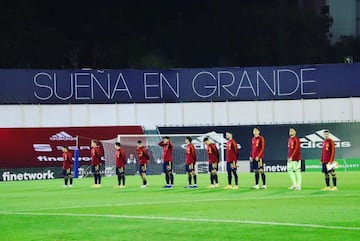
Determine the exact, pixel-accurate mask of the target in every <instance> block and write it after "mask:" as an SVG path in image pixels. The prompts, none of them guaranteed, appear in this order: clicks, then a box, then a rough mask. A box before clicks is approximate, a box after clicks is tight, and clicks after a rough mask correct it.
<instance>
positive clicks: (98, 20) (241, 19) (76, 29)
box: [0, 0, 358, 68]
mask: <svg viewBox="0 0 360 241" xmlns="http://www.w3.org/2000/svg"><path fill="white" fill-rule="evenodd" d="M0 19H1V21H0V36H1V39H0V51H1V53H2V54H1V57H0V67H1V68H80V67H92V68H170V67H210V66H254V65H255V66H256V65H258V66H261V65H288V64H307V63H309V64H310V63H324V62H339V61H342V56H344V54H346V51H351V50H352V49H351V46H350V47H349V46H346V43H345V46H344V43H342V44H338V45H335V46H332V45H330V42H329V37H328V29H329V23H330V22H331V21H330V19H329V16H327V15H321V16H316V15H315V14H313V13H312V12H311V11H306V10H302V9H300V8H299V7H298V4H297V1H296V0H287V1H285V0H273V1H270V0H253V1H230V0H223V1H220V0H197V1H190V0H181V1H180V0H172V1H169V0H163V1H160V0H153V1H150V0H123V1H115V0H90V1H45V0H33V1H26V0H18V1H9V0H1V1H0ZM351 44H352V45H354V43H351ZM355 46H358V45H356V44H355Z"/></svg>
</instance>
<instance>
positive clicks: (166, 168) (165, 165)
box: [163, 161, 172, 173]
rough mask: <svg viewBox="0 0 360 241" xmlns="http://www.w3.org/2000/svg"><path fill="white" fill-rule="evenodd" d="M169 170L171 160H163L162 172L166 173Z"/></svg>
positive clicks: (170, 168)
mask: <svg viewBox="0 0 360 241" xmlns="http://www.w3.org/2000/svg"><path fill="white" fill-rule="evenodd" d="M169 171H170V172H171V171H172V162H169V161H164V163H163V172H164V173H167V172H169Z"/></svg>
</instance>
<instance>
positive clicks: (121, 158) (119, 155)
mask: <svg viewBox="0 0 360 241" xmlns="http://www.w3.org/2000/svg"><path fill="white" fill-rule="evenodd" d="M115 149H116V152H115V168H116V175H117V180H118V186H116V187H119V188H125V164H126V154H125V151H124V150H123V149H122V148H121V144H120V142H116V143H115ZM121 182H122V184H121Z"/></svg>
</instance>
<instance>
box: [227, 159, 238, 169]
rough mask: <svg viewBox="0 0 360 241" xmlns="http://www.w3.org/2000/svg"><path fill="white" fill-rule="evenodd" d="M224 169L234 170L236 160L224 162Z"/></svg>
mask: <svg viewBox="0 0 360 241" xmlns="http://www.w3.org/2000/svg"><path fill="white" fill-rule="evenodd" d="M226 170H227V171H234V170H235V171H236V161H232V162H226Z"/></svg>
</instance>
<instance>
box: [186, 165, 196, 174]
mask: <svg viewBox="0 0 360 241" xmlns="http://www.w3.org/2000/svg"><path fill="white" fill-rule="evenodd" d="M185 171H186V172H192V171H195V165H194V163H191V164H186V165H185Z"/></svg>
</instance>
